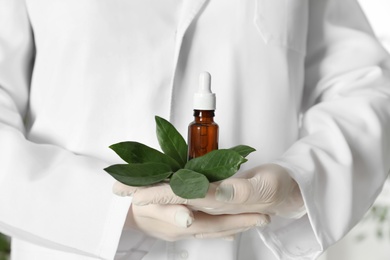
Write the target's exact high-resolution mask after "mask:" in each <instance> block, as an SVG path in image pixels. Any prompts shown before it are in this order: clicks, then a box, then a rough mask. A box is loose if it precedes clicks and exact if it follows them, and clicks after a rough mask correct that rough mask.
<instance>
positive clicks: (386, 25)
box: [320, 0, 390, 260]
mask: <svg viewBox="0 0 390 260" xmlns="http://www.w3.org/2000/svg"><path fill="white" fill-rule="evenodd" d="M340 1H342V0H340ZM358 1H359V2H360V4H361V6H362V8H363V10H364V11H365V13H366V15H367V18H368V20H369V22H370V23H371V26H372V27H373V29H374V31H375V34H376V36H377V37H378V39H379V40H380V41H381V42H382V44H383V46H384V47H385V48H386V49H387V50H388V51H389V52H390V0H358ZM389 160H390V158H389ZM373 207H374V208H373V209H371V211H370V212H369V213H368V215H367V216H366V218H365V219H363V221H361V222H360V223H359V224H358V225H357V226H356V227H355V228H354V229H353V230H352V231H351V232H350V233H349V234H348V235H347V236H346V237H345V238H344V239H342V240H341V241H340V242H338V243H337V244H336V245H334V246H333V247H331V248H330V249H329V250H328V251H327V252H326V253H325V254H324V255H323V256H321V257H320V260H367V259H370V260H390V180H388V181H387V183H386V185H385V188H384V190H383V192H382V193H381V195H380V196H379V198H378V200H377V201H376V202H375V204H374V206H373Z"/></svg>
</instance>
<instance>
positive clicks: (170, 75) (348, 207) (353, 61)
mask: <svg viewBox="0 0 390 260" xmlns="http://www.w3.org/2000/svg"><path fill="white" fill-rule="evenodd" d="M389 68H390V58H389V55H388V54H387V53H386V52H385V51H384V49H383V48H382V47H381V46H380V44H379V43H378V42H377V40H376V39H375V37H374V35H373V32H372V30H371V28H370V27H369V25H368V23H367V21H366V19H365V18H364V15H363V14H362V11H361V10H360V8H359V6H358V4H357V3H356V1H355V0H344V1H339V0H310V1H309V0H248V1H238V0H209V1H207V0H180V1H179V0H160V1H156V0H127V1H121V0H110V1H107V0H101V1H93V0H82V1H80V0H67V1H59V0H39V1H37V0H34V1H33V0H0V232H2V233H5V234H7V235H10V236H12V259H13V260H25V259H28V260H34V259H39V260H49V259H50V260H53V259H56V260H61V259H66V260H76V259H77V260H79V259H83V260H84V259H114V258H115V259H126V260H129V259H131V260H133V259H156V260H159V259H184V258H186V259H202V260H205V259H224V260H233V259H240V260H241V259H261V260H264V259H266V260H271V259H315V258H316V257H318V256H319V255H320V254H321V253H322V252H323V251H324V250H326V249H327V248H328V247H329V246H330V245H332V244H333V243H335V242H336V241H338V240H339V239H340V238H342V237H343V236H344V235H345V234H346V233H347V232H348V231H349V230H350V229H351V228H352V227H353V226H354V225H355V224H356V223H357V222H358V221H359V220H360V219H361V218H362V216H363V215H364V213H365V212H366V211H367V209H368V208H369V207H370V205H371V204H372V203H373V201H374V200H375V198H376V196H377V194H378V193H379V192H380V190H381V187H382V185H383V183H384V180H385V179H386V177H387V175H388V171H389V168H390V138H389V133H390V79H389ZM204 70H206V71H209V72H210V73H211V74H212V75H213V91H214V92H215V93H217V96H218V104H217V111H216V121H217V122H218V123H219V125H220V147H222V148H223V147H231V146H234V145H237V144H248V145H250V146H253V147H254V148H256V149H257V152H255V153H253V154H252V155H251V156H250V158H249V162H248V163H246V164H245V167H243V168H242V171H241V173H245V174H247V173H248V170H249V169H253V168H256V167H258V166H259V165H268V164H269V163H272V165H273V167H276V168H277V169H278V170H277V172H279V173H280V176H283V177H281V178H277V179H276V180H277V181H276V183H277V184H280V183H281V182H283V181H286V183H288V184H289V185H291V186H290V187H294V189H292V190H294V191H295V195H296V197H297V200H296V201H298V202H299V200H300V199H301V200H302V201H303V202H304V209H303V210H302V209H301V208H300V206H302V205H300V204H299V203H297V204H296V205H295V206H294V205H293V206H292V208H291V211H290V210H286V207H284V208H283V210H285V211H286V212H284V213H283V214H279V213H280V212H281V211H280V210H282V208H281V207H279V206H275V205H274V206H273V207H271V208H268V209H266V210H264V211H262V210H254V212H252V210H249V209H245V203H242V204H237V208H238V209H239V210H238V212H233V211H232V209H231V208H230V209H229V205H230V203H229V202H227V203H224V202H218V201H217V200H215V199H214V197H213V196H214V194H209V195H208V197H207V198H206V199H205V200H201V202H199V203H200V205H191V203H194V202H192V201H190V202H187V203H188V204H189V205H190V206H191V207H198V208H199V209H200V210H204V211H206V213H201V212H198V213H197V214H198V215H201V214H203V217H207V219H208V220H207V221H203V222H202V219H203V220H204V218H202V217H199V216H198V215H195V218H194V220H193V223H192V225H190V226H189V227H187V228H184V227H183V228H178V227H176V226H175V225H176V224H177V223H176V222H175V216H176V220H177V218H178V219H180V217H178V216H180V215H177V214H178V213H177V211H175V210H176V209H177V208H181V209H182V210H183V211H184V212H185V214H187V213H188V211H187V209H188V208H187V207H186V206H185V205H159V204H157V205H146V206H141V205H135V204H134V205H133V204H132V203H131V202H132V197H128V196H125V197H120V196H117V195H115V194H113V193H112V187H113V185H114V184H115V180H113V178H112V177H111V176H109V175H108V174H106V173H105V172H104V171H103V168H105V167H107V166H108V165H111V164H114V163H119V162H120V159H119V158H118V157H117V156H116V155H115V154H114V153H113V152H112V151H111V150H110V149H108V146H109V145H111V144H113V143H116V142H120V141H125V140H134V141H138V142H142V143H145V144H147V145H149V146H152V147H155V148H158V144H157V140H156V137H155V130H154V115H159V116H161V117H164V118H166V119H169V120H170V121H171V122H172V123H173V124H174V125H175V126H176V127H177V128H178V129H179V131H180V132H181V133H182V134H183V135H186V127H187V125H188V123H189V122H190V121H191V120H192V102H191V100H192V96H193V93H194V92H195V90H196V87H197V77H198V74H199V73H200V72H201V71H204ZM259 172H260V173H259ZM266 172H271V173H274V170H270V169H269V168H267V171H266ZM263 173H264V171H263ZM263 173H262V171H256V172H255V175H256V176H258V175H259V174H260V175H261V176H264V175H263ZM244 178H249V177H248V175H244ZM229 181H231V182H233V183H236V182H237V178H235V177H233V178H232V180H229ZM114 187H116V186H114ZM213 187H214V186H213ZM280 187H283V185H282V186H280ZM298 187H299V189H298ZM125 188H128V187H125ZM121 189H123V187H121ZM124 190H125V189H124ZM272 191H274V192H275V194H278V197H279V198H282V199H283V200H284V199H286V198H288V197H289V194H286V195H283V196H282V195H280V194H281V190H280V189H278V188H275V187H273V188H272ZM283 191H284V189H283ZM116 192H117V193H118V190H116ZM137 193H138V192H137ZM137 193H135V195H134V200H136V199H137V200H139V201H143V200H148V198H145V197H147V195H145V193H144V195H143V196H138V195H140V194H142V192H141V193H138V195H137ZM149 195H150V194H149ZM151 195H152V197H154V199H155V202H157V203H159V202H160V201H159V199H161V196H162V195H160V193H158V194H151ZM230 195H231V194H230ZM230 195H229V196H230ZM137 196H138V197H137ZM253 196H256V193H254V194H251V196H249V197H253ZM222 197H223V196H222ZM225 199H226V198H225ZM202 201H203V202H202ZM250 201H254V204H255V206H256V205H257V204H256V203H257V202H258V200H257V199H252V200H250ZM205 202H207V203H221V204H222V205H219V206H218V207H220V208H221V210H220V212H213V209H210V208H212V207H210V208H209V209H208V208H207V203H206V205H203V204H205ZM179 203H181V202H179ZM202 203H203V204H202ZM259 203H260V202H259ZM284 204H285V206H286V205H287V206H291V205H289V204H288V203H284ZM278 207H279V208H278ZM148 209H150V210H148ZM157 209H158V212H156V210H157ZM172 209H174V210H172ZM246 210H247V211H248V212H251V213H250V214H245V212H246ZM291 212H295V213H297V212H299V213H305V212H306V213H307V214H301V215H302V216H298V215H295V218H291V217H290V216H289V213H291ZM208 213H209V214H208ZM223 213H229V214H227V215H224V214H223ZM230 213H234V214H230ZM236 213H240V214H236ZM185 214H184V215H185ZM219 214H222V215H219ZM268 215H269V218H268ZM169 216H170V217H169ZM187 217H188V215H187ZM221 218H223V219H224V220H226V219H231V220H234V221H227V222H225V221H216V220H221ZM182 219H183V218H182ZM184 219H186V218H184ZM126 220H127V221H126ZM254 220H255V221H254ZM208 221H209V222H208ZM268 222H269V223H268ZM125 223H126V224H125ZM145 223H146V224H145ZM152 223H154V224H155V223H158V225H159V224H161V223H163V225H165V226H166V227H169V228H162V229H161V230H157V231H156V232H154V233H153V230H148V227H152ZM199 223H206V224H208V226H203V227H199V226H200V225H199ZM224 223H225V224H226V223H227V224H226V226H225V227H223V228H220V227H221V225H223V224H224ZM237 223H238V224H237ZM256 223H258V224H259V225H260V226H261V227H257V226H255V224H256ZM234 225H235V226H234ZM264 225H266V226H264ZM128 227H130V228H128ZM153 227H155V226H153ZM212 227H218V228H220V229H219V230H221V231H222V232H219V233H218V230H217V232H214V233H213V232H211V233H212V236H213V237H214V236H215V238H208V239H202V237H207V233H206V232H204V230H205V229H207V228H212ZM149 229H150V228H149ZM202 229H203V230H202ZM154 230H155V229H154ZM209 230H212V229H209ZM224 230H227V231H228V232H226V233H224V232H223V231H224ZM183 234H185V235H183ZM235 234H236V235H235ZM233 235H235V237H234V238H235V239H233V240H232V238H233V237H232V236H233ZM167 240H170V241H171V242H168V241H167ZM172 240H174V241H172Z"/></svg>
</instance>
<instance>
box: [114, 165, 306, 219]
mask: <svg viewBox="0 0 390 260" xmlns="http://www.w3.org/2000/svg"><path fill="white" fill-rule="evenodd" d="M116 192H117V193H123V194H126V195H133V203H134V204H135V205H140V206H142V205H149V204H160V205H162V204H165V205H168V204H171V205H178V204H183V205H187V206H188V207H190V208H192V209H195V210H198V211H203V212H206V213H208V214H213V215H219V214H241V213H262V214H270V215H279V216H282V217H287V218H299V217H301V216H303V215H304V214H305V213H306V210H305V207H304V203H303V199H302V196H301V192H300V189H299V187H298V185H297V183H296V182H295V181H294V180H293V179H292V178H291V176H290V175H289V174H288V172H287V171H286V170H285V169H284V168H283V167H281V166H279V165H276V164H266V165H262V166H259V167H255V168H253V169H250V170H248V171H245V172H242V173H241V174H240V175H239V176H237V177H234V178H229V179H226V180H224V181H222V182H220V183H212V184H210V188H209V191H208V193H207V195H206V197H205V198H203V199H193V200H186V199H183V198H180V197H178V196H176V195H175V194H174V193H173V192H172V190H171V188H170V187H169V185H168V184H166V185H158V186H151V187H146V188H145V187H142V188H139V187H130V186H126V185H124V186H122V188H121V189H118V190H117V191H116Z"/></svg>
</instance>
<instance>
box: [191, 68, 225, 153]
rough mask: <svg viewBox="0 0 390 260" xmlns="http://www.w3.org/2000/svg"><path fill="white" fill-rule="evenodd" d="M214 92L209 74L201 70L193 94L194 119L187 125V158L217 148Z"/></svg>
mask: <svg viewBox="0 0 390 260" xmlns="http://www.w3.org/2000/svg"><path fill="white" fill-rule="evenodd" d="M215 103H216V101H215V94H214V93H212V92H211V75H210V73H208V72H202V73H201V74H200V76H199V89H198V92H197V93H195V95H194V121H193V122H192V123H190V125H189V126H188V160H191V159H193V158H196V157H199V156H202V155H204V154H206V153H208V152H211V151H213V150H216V149H218V124H217V123H215V122H214V111H215Z"/></svg>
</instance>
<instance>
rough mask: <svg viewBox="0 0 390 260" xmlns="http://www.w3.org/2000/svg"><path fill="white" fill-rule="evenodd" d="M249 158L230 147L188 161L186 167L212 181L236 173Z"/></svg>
mask: <svg viewBox="0 0 390 260" xmlns="http://www.w3.org/2000/svg"><path fill="white" fill-rule="evenodd" d="M246 161H247V159H245V158H244V157H243V156H241V155H240V154H239V153H237V152H235V151H233V150H230V149H221V150H214V151H212V152H209V153H207V154H205V155H203V156H201V157H198V158H195V159H192V160H190V161H188V162H187V164H186V165H185V169H189V170H193V171H195V172H199V173H202V174H204V175H205V176H206V177H207V179H208V180H209V181H210V182H214V181H220V180H223V179H226V178H229V177H230V176H232V175H233V174H235V173H236V172H237V171H238V170H239V169H240V165H241V164H243V163H245V162H246Z"/></svg>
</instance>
